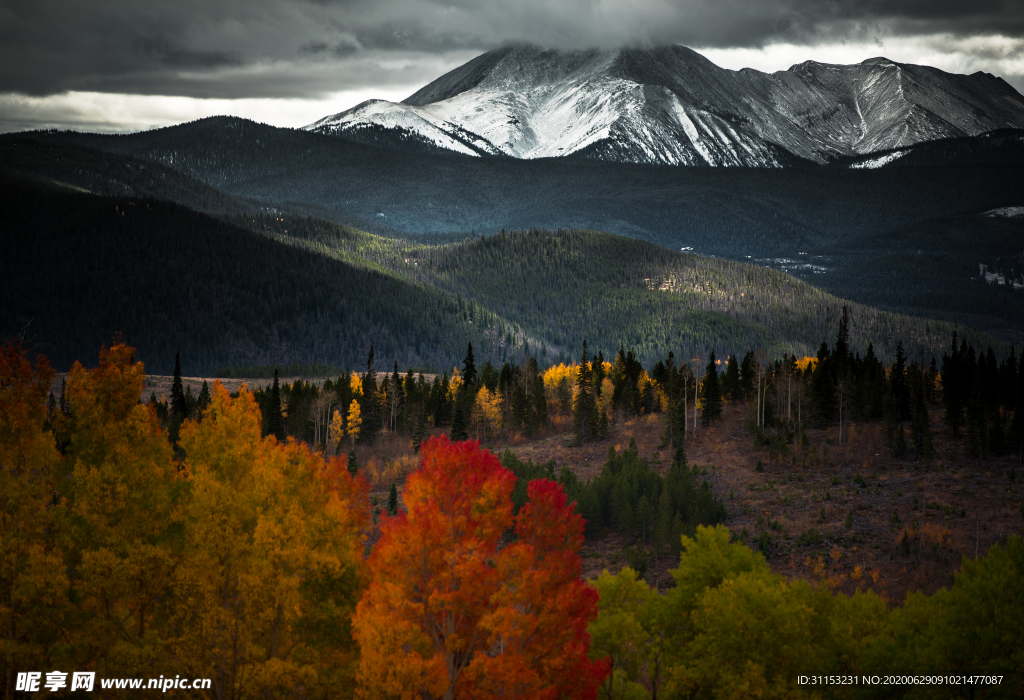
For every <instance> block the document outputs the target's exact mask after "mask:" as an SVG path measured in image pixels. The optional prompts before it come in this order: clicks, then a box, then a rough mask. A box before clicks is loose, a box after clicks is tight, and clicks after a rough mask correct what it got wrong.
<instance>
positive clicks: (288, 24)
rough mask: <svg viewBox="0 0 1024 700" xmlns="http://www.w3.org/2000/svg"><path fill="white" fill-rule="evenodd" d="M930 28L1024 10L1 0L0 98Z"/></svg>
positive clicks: (178, 90)
mask: <svg viewBox="0 0 1024 700" xmlns="http://www.w3.org/2000/svg"><path fill="white" fill-rule="evenodd" d="M936 33H949V34H951V35H954V36H968V35H990V34H1002V35H1005V36H1011V37H1021V36H1024V2H1021V0H972V1H969V2H968V1H964V0H956V1H954V0H930V1H929V0H896V1H895V2H891V1H888V0H886V1H884V2H883V1H882V0H869V1H866V2H865V1H854V0H760V1H759V0H690V1H684V0H678V1H676V0H637V1H632V2H623V1H622V0H565V1H563V2H558V3H551V2H550V1H549V0H447V1H446V2H437V1H434V0H337V1H331V0H324V1H318V2H313V1H308V0H299V1H295V0H212V1H211V0H173V1H169V0H160V1H158V2H147V1H146V0H105V1H103V2H93V1H89V0H85V1H83V0H0V93H2V92H18V93H23V94H28V95H49V94H54V93H59V92H64V91H68V90H85V91H101V92H130V93H137V94H151V95H184V96H190V97H210V96H217V97H317V96H320V95H323V94H325V93H328V92H331V91H335V90H341V89H352V88H353V87H358V86H361V85H371V84H378V85H389V84H391V85H394V84H410V83H416V82H425V81H426V80H429V79H431V78H433V77H436V75H437V72H436V68H437V66H438V65H439V64H440V63H444V60H437V59H440V57H445V56H447V57H448V59H447V61H448V64H449V67H451V65H454V60H455V58H456V57H458V58H459V61H458V62H461V61H462V60H465V58H466V57H468V56H470V55H472V54H473V53H479V52H482V51H486V50H489V49H493V48H497V47H499V46H501V45H504V44H508V43H511V42H519V41H529V42H533V43H537V44H541V45H547V46H553V47H565V48H583V47H590V46H604V47H610V46H619V45H651V44H666V43H682V44H687V45H691V46H700V47H760V46H764V45H765V44H769V43H772V42H778V41H788V42H795V43H806V44H814V43H823V42H829V41H851V40H856V41H865V40H868V41H870V40H872V39H873V38H876V37H879V36H883V35H893V34H896V35H928V34H936ZM431 57H433V58H434V59H435V60H433V61H431V60H428V59H430V58H431ZM374 81H376V82H375V83H374Z"/></svg>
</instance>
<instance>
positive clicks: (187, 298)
mask: <svg viewBox="0 0 1024 700" xmlns="http://www.w3.org/2000/svg"><path fill="white" fill-rule="evenodd" d="M0 206H2V207H3V211H4V217H3V224H2V226H0V230H2V232H3V234H2V235H3V240H4V243H5V254H4V255H3V256H0V279H2V280H3V284H2V286H0V307H2V308H3V309H4V312H3V314H2V316H0V319H2V329H0V334H2V335H3V336H4V337H12V336H17V335H20V334H21V333H22V331H23V330H24V331H25V332H26V333H27V337H28V338H29V340H30V342H32V343H33V344H34V345H35V346H36V347H37V348H38V349H39V350H40V351H43V352H45V353H46V354H47V355H48V356H50V357H51V358H52V359H53V362H54V364H55V366H57V367H59V368H61V369H67V368H68V367H70V365H71V364H72V362H74V361H75V360H82V361H84V362H93V361H94V360H95V357H96V351H97V350H98V348H99V347H100V344H102V343H108V344H109V343H110V341H111V338H112V336H113V334H114V333H115V332H120V333H122V334H123V335H124V337H125V338H126V339H129V340H131V341H132V342H133V343H136V344H137V345H138V347H139V348H140V350H141V353H142V358H143V359H144V360H145V361H146V362H147V366H149V367H151V368H153V369H154V370H156V371H160V370H163V371H165V372H170V370H171V368H172V367H173V360H174V354H175V351H176V350H179V349H180V350H181V352H182V353H183V355H184V356H185V357H186V358H187V361H188V362H189V364H190V366H191V367H192V368H193V371H198V372H203V373H207V374H212V373H213V372H214V370H215V369H216V368H218V367H220V366H223V365H231V364H247V363H261V364H262V363H271V362H274V363H288V362H291V361H303V362H319V363H325V364H332V365H339V364H342V363H350V362H354V361H356V358H365V356H366V351H367V349H368V348H369V345H370V344H371V343H372V344H375V346H376V348H377V349H378V352H379V353H380V355H381V356H382V357H386V358H388V359H389V360H399V361H400V362H401V363H402V364H403V365H412V366H419V365H431V366H434V365H442V364H448V363H449V362H450V361H453V360H454V358H455V357H456V355H457V354H458V351H459V349H460V348H464V347H465V343H466V342H467V341H468V340H470V339H472V340H476V341H477V342H478V344H479V345H480V347H488V345H487V341H486V339H485V338H484V337H483V336H484V335H485V334H486V329H487V328H489V327H491V326H492V325H494V324H496V323H497V319H496V318H495V317H494V316H493V315H491V314H487V313H483V312H478V313H477V314H476V315H474V316H473V317H472V318H471V317H470V315H469V314H470V308H469V307H467V305H466V304H465V303H464V302H463V301H462V300H460V299H458V298H457V297H455V296H454V295H452V294H447V293H444V292H441V291H439V290H436V289H433V288H430V287H428V286H426V285H423V284H418V283H414V282H411V281H408V280H403V279H400V278H398V277H397V276H395V275H393V274H389V273H383V272H380V271H377V270H373V269H369V268H368V267H367V266H366V265H361V266H353V265H349V264H345V263H344V262H341V261H338V260H335V259H332V258H330V257H327V256H323V255H318V254H315V253H312V252H308V251H305V250H302V249H300V248H298V247H296V246H289V245H284V244H281V243H279V242H275V241H273V240H270V239H269V238H267V237H264V236H259V235H255V234H253V233H252V232H251V231H246V230H244V229H241V228H239V227H237V226H233V225H230V224H227V223H225V222H222V221H219V220H217V219H214V218H211V217H210V216H208V215H205V214H200V213H198V212H195V211H192V210H189V209H186V208H184V207H181V206H178V205H174V204H170V203H167V202H161V201H157V200H143V199H137V198H127V197H122V198H114V197H97V196H95V195H90V194H83V193H80V192H73V191H69V190H66V189H59V188H56V187H52V186H51V187H44V186H40V185H38V184H33V183H27V182H25V181H21V180H15V179H10V178H6V179H4V180H3V184H2V187H0ZM474 322H475V323H474Z"/></svg>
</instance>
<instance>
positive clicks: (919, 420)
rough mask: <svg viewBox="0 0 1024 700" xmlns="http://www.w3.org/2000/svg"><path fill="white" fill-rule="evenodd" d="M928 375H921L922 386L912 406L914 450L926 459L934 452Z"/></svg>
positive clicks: (911, 424)
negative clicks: (927, 395) (927, 383)
mask: <svg viewBox="0 0 1024 700" xmlns="http://www.w3.org/2000/svg"><path fill="white" fill-rule="evenodd" d="M927 381H928V380H927V377H926V376H925V375H923V374H922V375H921V386H920V387H918V390H917V391H915V392H914V401H913V404H912V405H911V407H910V439H911V442H913V443H914V450H915V451H916V452H917V454H918V455H920V456H921V457H922V458H924V459H931V458H932V455H933V454H934V449H933V447H932V431H931V426H930V423H929V420H928V407H927V404H926V403H925V393H926V386H925V382H927Z"/></svg>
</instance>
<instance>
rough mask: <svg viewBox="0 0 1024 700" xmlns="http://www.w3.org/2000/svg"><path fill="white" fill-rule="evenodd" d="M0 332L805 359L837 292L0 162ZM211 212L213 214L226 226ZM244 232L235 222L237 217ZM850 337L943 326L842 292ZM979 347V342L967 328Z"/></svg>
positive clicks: (652, 258) (198, 347)
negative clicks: (9, 169) (172, 194)
mask: <svg viewBox="0 0 1024 700" xmlns="http://www.w3.org/2000/svg"><path fill="white" fill-rule="evenodd" d="M0 197H2V203H3V206H4V208H5V212H6V215H5V218H4V220H3V225H2V228H3V231H4V238H5V240H6V241H8V251H9V253H10V254H9V255H7V256H5V257H4V259H3V261H2V262H0V272H2V274H3V278H4V280H5V282H4V288H3V294H4V304H3V308H4V309H5V314H4V318H3V327H2V329H0V332H2V333H3V334H5V335H7V336H12V335H15V334H18V333H19V332H21V330H22V328H23V327H24V326H25V325H26V324H29V326H28V333H29V337H31V338H34V339H35V342H37V343H38V344H39V347H40V348H41V349H43V350H44V351H46V352H47V354H48V355H49V356H51V357H52V358H53V361H54V363H55V365H56V366H57V367H59V368H62V369H63V368H67V367H68V366H70V364H71V363H72V362H73V361H74V360H76V359H85V360H87V361H88V359H89V358H91V357H94V355H93V353H95V351H96V348H98V347H99V345H100V344H101V343H103V342H109V340H110V338H111V337H112V336H113V334H114V333H115V332H121V333H123V334H124V335H125V337H126V338H127V339H129V340H131V341H132V342H133V343H136V344H137V345H138V347H139V348H140V351H141V352H142V357H143V358H144V359H146V360H147V361H148V362H150V363H151V365H150V366H151V367H152V369H153V370H154V371H157V372H160V371H162V372H164V373H169V372H170V369H171V366H172V364H171V360H172V358H173V356H174V352H175V351H176V350H180V351H182V352H183V353H184V357H185V358H186V361H187V363H188V364H189V366H190V367H191V368H192V370H191V371H193V372H200V373H204V374H212V373H213V372H214V371H215V370H216V369H218V368H220V367H224V366H232V365H252V364H271V363H282V364H287V363H292V362H299V363H315V364H321V365H328V366H333V367H344V366H352V367H360V366H362V363H363V362H364V358H365V356H366V353H367V351H368V349H369V347H370V346H371V345H373V346H374V347H375V348H376V351H377V356H378V358H379V359H380V361H382V362H384V363H387V364H390V363H392V362H394V361H398V362H399V364H400V365H401V366H402V367H408V366H418V367H423V366H426V367H432V368H436V369H442V368H445V367H451V366H452V365H453V364H455V362H457V361H458V360H459V359H460V358H461V352H462V349H463V348H464V347H465V343H466V342H470V341H472V342H474V343H475V344H476V347H477V348H478V352H480V354H481V356H483V357H488V358H493V359H494V360H495V361H506V360H508V361H512V362H520V361H522V360H523V359H524V358H526V357H529V356H536V357H537V358H538V360H539V361H540V362H541V363H542V364H544V365H546V364H550V363H552V362H558V361H564V360H567V359H569V358H571V357H572V356H573V355H574V354H575V352H576V348H578V347H579V344H580V343H581V342H582V341H583V340H584V339H586V340H589V341H590V343H591V347H592V348H594V349H595V350H598V349H600V350H603V351H604V352H606V353H607V354H608V355H611V354H612V353H614V352H615V351H616V350H617V349H618V348H619V347H625V348H633V349H635V352H636V354H637V356H638V357H639V358H640V359H641V360H642V361H644V362H651V361H654V360H656V359H657V358H660V357H663V356H664V354H665V353H666V352H667V351H669V350H673V351H676V352H681V353H682V354H684V355H687V356H689V355H690V354H692V353H701V352H708V351H710V350H711V349H717V351H718V352H719V354H721V355H726V354H730V353H735V352H741V351H744V350H745V349H747V348H757V347H763V348H765V349H766V350H768V351H769V352H770V353H771V354H773V355H781V354H783V353H787V352H788V353H791V354H793V353H795V354H798V355H803V354H808V353H810V352H812V351H813V349H814V348H815V347H817V345H818V343H820V342H821V340H822V339H823V338H825V337H826V336H827V335H828V334H829V333H830V332H831V331H830V329H831V328H832V327H834V324H835V321H836V319H837V318H838V313H839V309H840V308H841V307H842V305H843V303H844V302H843V300H841V299H840V298H837V297H834V296H832V295H830V294H828V293H825V292H822V291H821V290H819V289H816V288H815V287H812V286H810V285H808V284H806V283H804V282H802V281H800V280H797V279H795V278H793V277H791V276H790V275H788V274H785V273H783V272H779V271H776V270H772V269H769V268H764V267H758V266H750V265H743V264H741V263H735V262H731V261H727V260H721V259H715V258H707V257H700V256H695V255H685V254H682V253H676V252H672V251H669V250H666V249H664V248H660V247H658V246H656V245H653V244H651V243H647V242H644V241H638V240H635V239H628V238H622V237H619V236H612V235H609V234H604V233H598V232H587V231H555V232H552V231H538V230H532V231H529V232H518V233H513V234H506V233H502V234H499V235H497V236H490V237H486V238H477V239H473V240H467V241H465V242H462V243H455V244H448V245H441V246H425V245H421V244H414V243H411V242H408V241H403V240H400V239H393V238H384V237H380V236H376V235H372V234H368V233H365V232H362V231H358V230H357V229H353V228H351V227H346V226H339V225H337V224H334V223H332V222H328V221H325V220H323V219H317V218H311V217H302V216H283V215H282V216H279V215H276V214H266V213H263V214H251V215H250V214H236V215H234V216H229V215H228V214H226V213H222V214H221V216H222V217H225V218H224V219H217V218H213V217H211V216H208V215H206V214H202V213H199V212H195V211H193V210H191V209H187V208H185V207H182V206H178V205H174V204H170V203H167V202H161V201H158V200H143V199H137V198H131V197H120V198H117V197H97V196H95V195H91V194H86V193H82V192H75V191H72V190H70V189H68V188H64V187H59V186H56V185H52V184H46V183H41V182H40V181H39V180H37V179H36V180H34V179H31V178H26V177H24V176H15V175H8V176H7V177H6V179H5V185H4V188H3V193H2V195H0ZM225 219H228V220H225ZM246 229H248V230H246ZM850 309H851V326H852V342H853V343H854V345H855V346H858V347H860V346H863V345H865V344H866V342H865V341H864V339H865V338H868V337H870V338H874V339H876V341H875V344H876V351H877V352H878V353H879V354H880V356H882V357H883V358H886V357H888V356H889V354H891V352H892V350H893V349H894V347H895V343H896V342H897V341H898V340H903V342H904V344H905V346H906V347H907V348H908V349H909V350H910V351H911V352H912V353H914V354H915V355H916V354H919V353H921V352H923V353H924V354H926V355H928V356H931V355H932V354H935V352H936V351H937V349H938V348H939V346H940V345H941V344H942V343H944V342H946V340H947V339H948V338H949V336H950V334H951V333H952V331H953V327H952V326H949V325H947V324H944V323H935V322H927V321H923V320H920V319H914V318H911V317H907V316H900V315H895V314H890V313H885V312H879V311H877V310H874V309H870V308H868V307H863V306H859V305H851V306H850ZM960 332H961V334H962V336H963V337H966V338H969V339H970V340H971V342H973V343H975V344H976V345H979V346H988V345H994V346H995V347H996V348H997V350H998V351H999V352H1003V351H1004V350H1005V348H1004V346H1003V345H1002V344H1000V343H999V342H998V341H993V340H992V339H990V338H983V337H982V336H980V335H978V334H977V333H976V332H974V331H971V330H969V329H961V330H960Z"/></svg>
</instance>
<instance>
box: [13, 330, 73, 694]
mask: <svg viewBox="0 0 1024 700" xmlns="http://www.w3.org/2000/svg"><path fill="white" fill-rule="evenodd" d="M53 375H54V372H53V370H52V369H50V366H49V364H47V362H46V360H45V359H43V358H42V357H40V358H38V359H37V360H36V363H35V366H33V365H32V364H31V363H30V362H29V361H28V359H27V358H26V357H25V353H24V350H23V348H22V347H20V346H18V345H11V344H5V345H3V346H0V668H4V669H6V670H7V673H6V674H4V675H3V676H0V684H4V685H5V687H7V688H11V685H10V683H11V682H12V681H13V673H14V669H43V668H55V667H58V666H57V664H58V663H63V662H62V661H61V660H60V659H54V658H52V657H48V656H47V648H48V647H49V646H50V645H52V644H53V643H54V642H56V641H58V640H60V635H61V631H62V626H63V625H62V623H63V618H64V616H65V615H66V614H67V613H68V600H67V593H68V577H67V574H66V568H65V566H64V562H63V560H62V558H61V556H60V551H59V549H58V547H57V541H56V540H57V538H56V533H57V529H56V522H55V518H54V511H55V510H57V508H56V507H54V506H55V504H54V500H57V501H59V500H60V497H59V496H57V497H56V499H55V497H54V494H55V489H56V487H57V485H58V484H59V481H60V479H59V477H60V467H61V460H60V454H58V452H57V448H56V446H55V444H54V439H53V435H52V434H51V433H50V431H49V430H47V429H46V427H45V422H46V395H47V392H48V391H49V390H50V382H51V381H52V379H53ZM55 413H56V414H57V415H61V414H60V412H59V411H57V412H55ZM61 417H62V418H63V416H62V415H61ZM5 676H6V677H5ZM8 692H9V691H8Z"/></svg>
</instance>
